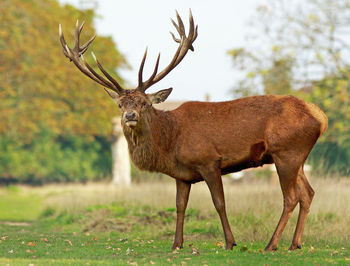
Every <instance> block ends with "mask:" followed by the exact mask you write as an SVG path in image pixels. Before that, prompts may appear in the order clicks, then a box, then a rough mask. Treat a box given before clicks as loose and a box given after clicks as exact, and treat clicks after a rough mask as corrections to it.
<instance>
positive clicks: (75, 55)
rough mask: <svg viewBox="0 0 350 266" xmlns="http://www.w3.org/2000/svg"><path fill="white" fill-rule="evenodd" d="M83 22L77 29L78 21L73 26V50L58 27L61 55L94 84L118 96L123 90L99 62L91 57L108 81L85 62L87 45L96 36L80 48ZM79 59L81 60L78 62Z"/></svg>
mask: <svg viewBox="0 0 350 266" xmlns="http://www.w3.org/2000/svg"><path fill="white" fill-rule="evenodd" d="M84 23H85V22H83V23H82V24H81V26H80V27H79V21H78V20H77V22H76V26H75V32H74V48H73V49H71V48H69V47H68V45H67V43H66V40H65V38H64V35H63V33H62V27H61V24H60V25H59V35H60V42H61V45H62V48H63V54H64V55H65V56H66V57H68V58H69V59H70V61H73V63H74V64H75V66H76V67H77V68H78V69H79V70H80V71H81V72H83V73H84V74H85V75H86V76H88V77H89V78H91V79H92V80H94V81H95V82H97V83H99V84H100V85H102V86H104V87H107V88H109V89H111V90H113V91H115V92H116V93H118V94H121V93H122V92H123V90H124V89H123V88H122V87H121V86H120V85H119V84H118V82H117V81H116V80H115V79H114V78H113V77H111V75H109V74H108V73H107V71H106V70H105V69H104V68H103V67H102V65H101V64H100V62H99V61H98V60H97V59H96V57H95V56H94V55H93V57H94V59H95V61H96V64H97V66H98V68H99V69H100V70H101V72H102V73H103V74H104V75H105V77H106V78H107V79H108V80H106V79H105V78H104V77H102V76H101V75H99V74H97V73H96V71H94V70H93V68H92V67H91V66H90V65H89V64H88V63H87V62H86V61H85V59H84V57H83V54H84V53H85V52H86V50H87V49H88V47H89V45H90V44H91V43H92V42H93V40H94V39H95V37H96V35H95V36H93V37H92V38H91V39H90V40H88V41H87V42H86V43H85V44H84V45H82V46H80V44H79V42H80V33H81V31H82V30H83V27H84ZM80 57H81V58H82V59H81V60H80Z"/></svg>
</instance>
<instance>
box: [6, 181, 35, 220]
mask: <svg viewBox="0 0 350 266" xmlns="http://www.w3.org/2000/svg"><path fill="white" fill-rule="evenodd" d="M41 206H42V198H40V197H39V196H38V195H36V194H34V193H32V192H28V191H24V190H23V189H21V188H18V187H14V186H11V187H7V188H5V189H2V190H1V193H0V220H2V221H13V222H21V221H34V220H36V219H37V218H38V217H39V215H40V213H41Z"/></svg>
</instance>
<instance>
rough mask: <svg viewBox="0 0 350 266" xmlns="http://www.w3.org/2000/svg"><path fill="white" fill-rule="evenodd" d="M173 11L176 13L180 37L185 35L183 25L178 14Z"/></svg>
mask: <svg viewBox="0 0 350 266" xmlns="http://www.w3.org/2000/svg"><path fill="white" fill-rule="evenodd" d="M175 11H176V18H177V22H178V23H179V27H178V28H179V29H180V32H179V34H180V35H186V31H185V26H184V23H183V22H182V19H181V17H180V15H179V13H178V12H177V10H175ZM190 12H191V11H190ZM178 28H176V29H178Z"/></svg>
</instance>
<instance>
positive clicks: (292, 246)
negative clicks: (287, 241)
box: [289, 244, 301, 250]
mask: <svg viewBox="0 0 350 266" xmlns="http://www.w3.org/2000/svg"><path fill="white" fill-rule="evenodd" d="M296 249H301V245H293V244H292V245H291V246H290V248H289V250H296Z"/></svg>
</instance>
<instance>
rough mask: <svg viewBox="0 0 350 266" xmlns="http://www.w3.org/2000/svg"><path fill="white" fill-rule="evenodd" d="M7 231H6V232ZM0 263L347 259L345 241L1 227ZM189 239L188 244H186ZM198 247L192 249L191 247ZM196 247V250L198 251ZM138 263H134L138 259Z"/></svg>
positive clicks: (249, 262)
mask: <svg viewBox="0 0 350 266" xmlns="http://www.w3.org/2000/svg"><path fill="white" fill-rule="evenodd" d="M4 231H6V235H4V233H5V232H4ZM1 233H2V240H1V243H0V254H2V258H1V259H0V264H10V265H29V264H34V265H48V264H49V265H64V264H68V265H86V264H89V265H127V264H132V265H137V264H139V265H144V264H147V265H151V264H154V263H155V264H158V265H173V264H176V265H181V264H184V262H185V263H187V264H189V265H205V264H207V265H220V264H221V265H229V264H244V265H265V264H269V265H281V264H290V265H316V264H320V265H325V264H345V263H349V260H350V252H349V246H348V247H346V248H345V247H341V246H336V247H335V246H333V247H330V246H327V245H323V244H320V245H315V247H313V248H312V249H310V247H304V249H302V250H297V251H294V252H290V251H287V250H286V249H287V245H286V243H282V247H281V248H280V250H279V251H277V252H264V251H263V248H264V245H265V243H262V242H254V243H240V244H239V246H237V247H235V248H234V250H233V251H228V250H224V249H223V248H222V243H221V242H216V241H215V239H212V240H196V241H188V242H187V244H186V245H185V247H184V248H183V249H182V250H177V251H175V252H174V251H171V250H170V246H171V240H170V239H168V240H154V239H142V238H132V239H130V238H125V236H126V235H119V234H101V233H99V234H91V233H74V232H64V233H63V232H58V233H57V232H56V233H55V232H46V233H43V232H40V229H39V228H35V227H33V228H25V229H23V228H20V227H11V228H10V227H4V226H2V227H1ZM189 244H192V245H191V246H189ZM194 250H195V251H196V252H195V254H194V252H193V251H194ZM198 253H199V254H198ZM136 263H137V264H136Z"/></svg>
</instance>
